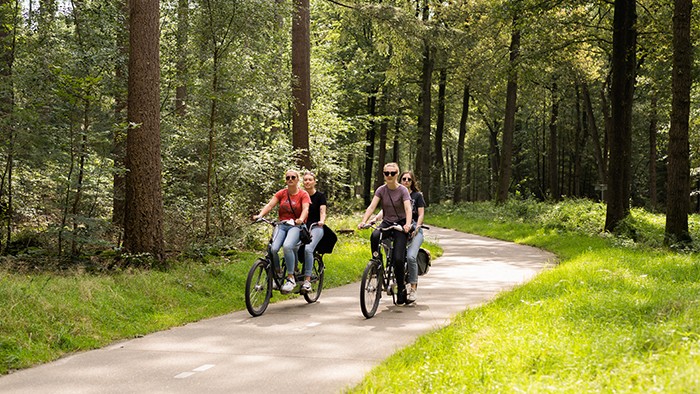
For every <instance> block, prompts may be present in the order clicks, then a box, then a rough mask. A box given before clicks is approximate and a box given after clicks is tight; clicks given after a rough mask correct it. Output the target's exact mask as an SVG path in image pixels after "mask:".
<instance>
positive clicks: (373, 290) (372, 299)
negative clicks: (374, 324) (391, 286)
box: [360, 260, 382, 319]
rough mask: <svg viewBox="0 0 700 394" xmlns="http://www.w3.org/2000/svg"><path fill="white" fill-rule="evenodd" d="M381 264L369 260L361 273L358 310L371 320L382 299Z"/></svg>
mask: <svg viewBox="0 0 700 394" xmlns="http://www.w3.org/2000/svg"><path fill="white" fill-rule="evenodd" d="M381 265H382V263H381V262H379V261H377V260H370V261H369V263H367V267H365V272H363V273H362V281H361V282H360V309H362V314H363V315H364V316H365V317H366V318H367V319H369V318H371V317H372V316H374V314H375V313H376V312H377V307H378V306H379V299H380V298H381V297H382V269H381Z"/></svg>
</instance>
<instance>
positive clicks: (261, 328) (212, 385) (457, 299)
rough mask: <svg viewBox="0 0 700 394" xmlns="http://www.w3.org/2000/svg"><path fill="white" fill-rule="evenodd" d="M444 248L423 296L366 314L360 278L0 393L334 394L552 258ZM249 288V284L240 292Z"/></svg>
mask: <svg viewBox="0 0 700 394" xmlns="http://www.w3.org/2000/svg"><path fill="white" fill-rule="evenodd" d="M426 237H427V238H428V239H433V240H436V241H437V242H438V243H439V244H440V246H441V247H442V248H443V249H444V254H443V256H441V257H440V258H438V259H434V260H433V265H432V267H431V269H430V272H429V273H428V274H427V275H425V276H423V277H420V278H419V286H418V301H417V302H416V304H414V305H412V306H394V305H393V304H392V302H391V298H390V297H386V295H384V296H383V297H382V300H381V303H380V305H379V309H378V310H377V314H376V315H375V316H374V317H373V318H372V319H365V318H364V317H363V316H362V312H361V311H360V306H359V284H358V283H353V284H349V285H346V286H342V287H338V288H334V289H325V290H323V293H322V294H321V298H320V299H319V301H318V302H316V303H314V304H307V303H306V302H305V301H304V299H303V298H297V299H293V300H288V301H284V302H279V303H275V304H271V305H270V306H269V307H268V309H267V311H266V312H265V314H263V315H262V316H260V317H256V318H252V317H250V315H249V314H248V312H246V311H245V310H244V311H240V312H235V313H232V314H229V315H225V316H221V317H217V318H212V319H207V320H203V321H200V322H196V323H191V324H188V325H185V326H182V327H177V328H173V329H170V330H167V331H162V332H157V333H154V334H150V335H147V336H144V337H143V338H138V339H133V340H128V341H124V342H120V343H116V344H114V345H112V346H108V347H106V348H103V349H98V350H93V351H88V352H83V353H78V354H75V355H71V356H68V357H65V358H62V359H60V360H57V361H55V362H51V363H48V364H44V365H41V366H38V367H35V368H30V369H26V370H22V371H18V372H16V373H13V374H10V375H7V376H3V377H0V393H32V394H35V393H52V394H62V393H71V394H76V393H120V394H121V393H202V394H205V393H206V394H214V393H268V392H269V393H273V392H294V393H338V392H342V391H344V390H345V389H347V388H348V387H352V386H353V385H355V384H357V383H358V382H360V381H361V380H362V378H363V376H364V375H365V374H366V373H367V372H368V371H370V369H371V368H372V367H374V366H375V365H377V364H379V363H380V362H381V361H382V360H384V359H385V358H386V357H388V356H389V355H391V354H392V353H394V352H395V351H397V350H399V349H401V348H403V347H405V346H407V345H409V344H411V343H413V342H414V341H415V339H416V338H417V337H418V336H420V335H422V334H425V333H427V332H430V331H433V330H435V329H437V328H440V327H443V326H445V325H447V324H449V322H450V318H451V317H452V316H453V315H454V314H456V313H458V312H460V311H462V310H464V309H466V308H469V307H473V306H475V305H478V304H481V303H484V302H486V301H488V300H489V299H491V298H493V297H494V295H495V294H497V293H498V292H500V291H502V290H504V289H508V288H511V287H512V286H514V285H516V284H519V283H522V282H524V281H527V280H528V279H530V278H531V277H532V276H533V275H535V274H536V273H537V272H538V271H539V270H541V269H542V268H544V267H545V266H547V265H551V264H553V263H554V261H555V257H554V256H553V255H551V254H549V253H547V252H544V251H541V250H539V249H536V248H531V247H528V246H522V245H516V244H513V243H509V242H504V241H498V240H494V239H489V238H483V237H479V236H474V235H470V234H464V233H459V232H456V231H452V230H446V229H440V228H437V227H432V228H431V229H430V230H429V231H426ZM241 291H243V289H241Z"/></svg>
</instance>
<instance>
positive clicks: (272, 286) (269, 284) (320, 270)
mask: <svg viewBox="0 0 700 394" xmlns="http://www.w3.org/2000/svg"><path fill="white" fill-rule="evenodd" d="M260 222H264V223H267V224H269V225H270V226H272V234H271V235H270V240H269V242H268V244H267V253H266V254H265V256H264V257H260V258H258V259H257V260H255V263H253V266H252V267H250V271H248V278H247V279H246V282H245V306H246V309H248V313H250V314H251V315H252V316H253V317H256V316H260V315H262V314H263V313H265V309H267V306H268V305H269V304H270V298H271V297H272V290H277V291H279V289H281V288H282V285H284V282H285V280H286V274H285V273H286V272H287V265H286V264H287V262H286V261H285V259H284V257H281V258H280V270H279V273H277V272H276V271H277V270H276V269H275V267H273V266H274V264H273V263H272V240H273V239H274V237H275V234H276V230H277V226H278V225H279V224H280V223H282V222H276V221H272V220H268V219H265V218H259V219H258V220H256V221H255V222H253V223H260ZM294 268H295V269H294V277H295V280H296V282H297V286H296V287H295V288H294V290H292V293H296V294H302V295H303V296H304V299H305V300H306V302H308V303H314V302H316V301H318V298H319V297H320V296H321V291H322V290H323V276H324V271H325V267H324V265H323V255H322V254H320V253H317V252H314V264H313V272H312V274H311V280H310V281H311V291H308V292H303V291H301V285H300V284H301V283H303V282H304V273H303V272H299V271H297V269H296V268H297V267H294Z"/></svg>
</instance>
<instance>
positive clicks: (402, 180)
mask: <svg viewBox="0 0 700 394" xmlns="http://www.w3.org/2000/svg"><path fill="white" fill-rule="evenodd" d="M411 181H413V179H411V178H401V182H411Z"/></svg>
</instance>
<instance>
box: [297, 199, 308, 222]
mask: <svg viewBox="0 0 700 394" xmlns="http://www.w3.org/2000/svg"><path fill="white" fill-rule="evenodd" d="M308 217H309V203H308V202H305V203H303V204H301V215H299V219H297V220H295V221H294V222H295V223H296V224H302V223H304V222H306V218H308Z"/></svg>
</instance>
